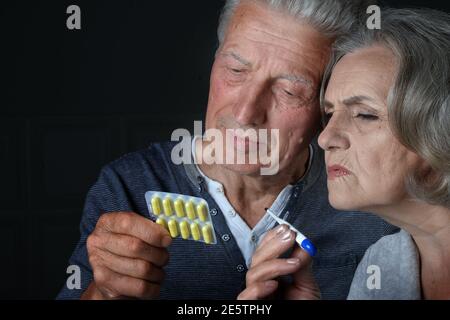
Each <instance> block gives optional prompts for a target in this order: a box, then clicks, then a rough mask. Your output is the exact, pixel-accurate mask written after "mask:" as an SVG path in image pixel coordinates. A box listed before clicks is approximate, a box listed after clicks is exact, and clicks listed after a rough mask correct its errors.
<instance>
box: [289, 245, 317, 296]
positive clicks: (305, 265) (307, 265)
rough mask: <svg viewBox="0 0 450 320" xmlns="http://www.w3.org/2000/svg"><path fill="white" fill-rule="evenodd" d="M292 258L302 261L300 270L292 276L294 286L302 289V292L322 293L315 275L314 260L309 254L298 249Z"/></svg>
mask: <svg viewBox="0 0 450 320" xmlns="http://www.w3.org/2000/svg"><path fill="white" fill-rule="evenodd" d="M291 258H296V259H299V261H300V268H299V269H298V270H297V271H296V272H295V273H294V274H293V275H292V278H293V284H294V286H296V287H298V288H302V290H309V291H311V292H320V291H319V288H318V286H317V283H316V281H315V278H314V275H313V270H312V258H311V257H310V256H309V254H308V253H307V252H306V251H304V250H303V249H301V248H300V247H297V248H296V249H295V250H294V251H293V252H292V254H291ZM319 295H320V294H319Z"/></svg>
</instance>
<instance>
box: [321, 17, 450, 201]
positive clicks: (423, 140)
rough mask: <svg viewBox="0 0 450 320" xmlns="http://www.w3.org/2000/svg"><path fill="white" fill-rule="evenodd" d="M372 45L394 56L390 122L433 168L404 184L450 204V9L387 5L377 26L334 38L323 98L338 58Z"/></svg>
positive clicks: (423, 195) (420, 195)
mask: <svg viewBox="0 0 450 320" xmlns="http://www.w3.org/2000/svg"><path fill="white" fill-rule="evenodd" d="M372 45H382V46H384V47H386V48H388V49H390V50H391V51H392V52H393V53H394V54H395V56H396V58H397V64H398V70H397V76H396V80H395V83H394V85H393V87H392V88H391V91H390V93H389V97H388V101H387V106H388V118H389V123H390V127H391V129H392V131H393V132H394V134H395V135H396V137H397V138H398V139H399V141H400V142H401V143H402V144H403V145H404V146H406V147H407V148H408V149H410V150H411V151H413V152H415V153H416V154H418V155H419V156H421V157H422V158H423V159H424V160H425V161H426V162H427V163H428V164H429V165H430V166H431V168H432V169H433V172H432V173H431V174H429V175H421V176H420V175H418V174H416V175H415V176H411V177H408V181H407V189H408V191H409V192H410V194H411V195H412V196H414V197H416V198H418V199H421V200H423V201H426V202H428V203H431V204H435V205H442V206H444V207H447V208H450V92H449V90H450V15H449V14H447V13H444V12H440V11H436V10H432V9H386V10H385V11H383V13H382V25H381V30H368V28H366V27H365V26H360V27H359V28H358V30H357V31H356V32H354V33H351V34H350V35H348V36H346V37H343V38H341V39H339V40H338V41H337V42H336V43H335V44H334V52H333V58H332V60H331V62H330V64H329V65H328V68H327V70H326V72H325V77H324V81H323V85H322V90H321V97H322V101H323V97H324V91H325V89H326V86H327V84H328V81H329V79H330V76H331V73H332V69H333V68H334V66H335V65H336V64H337V63H338V61H339V60H340V59H341V58H342V57H343V56H344V55H346V54H348V53H352V52H355V51H357V50H358V49H362V48H367V47H370V46H372ZM398 165H399V166H401V165H402V164H401V163H399V164H398Z"/></svg>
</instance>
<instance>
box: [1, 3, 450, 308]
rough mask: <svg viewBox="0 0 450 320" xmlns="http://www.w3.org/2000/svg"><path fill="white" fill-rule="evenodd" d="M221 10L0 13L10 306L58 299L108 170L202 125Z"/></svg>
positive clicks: (5, 284) (136, 6)
mask: <svg viewBox="0 0 450 320" xmlns="http://www.w3.org/2000/svg"><path fill="white" fill-rule="evenodd" d="M71 4H77V5H79V6H80V7H81V10H82V30H79V31H69V30H68V29H67V28H66V19H67V16H68V15H67V14H66V8H67V7H68V6H69V5H71ZM390 4H391V5H395V6H404V5H406V6H428V7H432V8H437V9H442V10H446V11H448V10H449V7H450V6H449V4H448V2H447V1H446V2H442V3H440V2H438V1H426V0H423V1H395V2H394V1H391V2H390ZM222 5H223V1H221V0H191V1H177V2H173V1H170V2H168V1H167V2H166V1H158V2H157V1H139V0H122V1H111V0H102V1H93V0H89V1H88V0H86V1H80V0H73V1H66V0H58V1H22V0H18V1H10V2H5V1H3V2H2V4H0V85H1V86H0V244H1V247H2V250H1V254H0V298H11V299H15V298H44V299H52V298H54V297H55V295H56V293H57V292H58V290H59V288H60V287H61V286H62V285H63V284H64V281H65V277H66V273H65V270H66V263H67V260H68V258H69V256H70V254H71V251H72V250H73V248H74V246H75V244H76V242H77V240H78V223H79V220H80V216H81V213H82V207H83V201H84V197H85V194H86V192H87V190H88V189H89V187H90V185H92V183H94V182H95V179H96V177H97V174H98V172H99V170H100V168H101V166H102V165H104V164H106V163H108V162H109V161H111V160H113V159H115V158H117V157H118V156H120V155H121V154H123V153H126V152H130V151H133V150H137V149H140V148H144V147H145V146H146V145H148V143H149V142H151V141H161V140H168V139H170V135H171V133H172V131H173V130H174V129H176V128H187V129H190V130H191V129H192V127H193V120H202V119H203V115H204V111H205V107H206V102H207V96H208V81H209V71H210V67H211V64H212V61H213V55H214V49H215V48H216V45H217V41H216V26H217V19H218V16H219V12H220V8H221V6H222Z"/></svg>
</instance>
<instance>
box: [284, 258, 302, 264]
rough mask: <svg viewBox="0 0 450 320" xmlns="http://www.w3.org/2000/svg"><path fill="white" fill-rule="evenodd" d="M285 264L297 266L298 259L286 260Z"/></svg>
mask: <svg viewBox="0 0 450 320" xmlns="http://www.w3.org/2000/svg"><path fill="white" fill-rule="evenodd" d="M286 262H287V263H289V264H299V263H300V259H297V258H292V259H287V260H286Z"/></svg>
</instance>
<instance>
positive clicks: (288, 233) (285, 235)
mask: <svg viewBox="0 0 450 320" xmlns="http://www.w3.org/2000/svg"><path fill="white" fill-rule="evenodd" d="M291 238H292V232H291V230H287V231H286V232H285V233H283V235H282V237H281V240H282V241H289V240H291Z"/></svg>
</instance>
